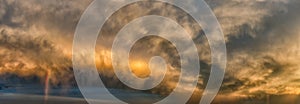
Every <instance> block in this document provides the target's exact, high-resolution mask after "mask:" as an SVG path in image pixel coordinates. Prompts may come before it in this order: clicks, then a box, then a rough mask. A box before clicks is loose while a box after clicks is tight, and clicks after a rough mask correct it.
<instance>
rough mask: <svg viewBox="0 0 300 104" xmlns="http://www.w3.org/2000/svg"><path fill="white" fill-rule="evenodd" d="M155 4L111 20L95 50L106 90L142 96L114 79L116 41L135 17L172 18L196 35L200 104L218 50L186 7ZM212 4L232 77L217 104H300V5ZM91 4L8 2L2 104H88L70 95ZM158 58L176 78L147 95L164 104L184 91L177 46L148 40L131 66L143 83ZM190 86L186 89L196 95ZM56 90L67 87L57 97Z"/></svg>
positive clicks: (1, 21) (288, 0)
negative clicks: (33, 100) (34, 99)
mask: <svg viewBox="0 0 300 104" xmlns="http://www.w3.org/2000/svg"><path fill="white" fill-rule="evenodd" d="M151 1H152V0H145V1H140V2H137V3H133V4H130V5H128V6H125V7H123V8H121V9H120V10H118V11H117V12H115V13H114V14H113V15H112V16H111V17H110V18H108V20H107V21H106V23H105V24H104V26H103V28H102V29H101V31H100V34H99V37H98V40H97V46H96V49H95V52H96V55H95V59H96V62H95V63H96V65H97V68H98V71H99V75H100V77H101V79H102V81H103V82H104V83H105V85H106V87H108V88H111V89H114V90H110V91H111V92H112V93H114V92H118V91H115V90H124V91H125V92H126V91H132V90H133V91H135V90H134V89H131V88H129V87H128V86H126V85H124V84H122V82H120V81H119V80H118V78H117V77H116V75H115V74H114V71H113V67H112V62H111V48H112V42H113V41H114V37H115V36H116V34H117V33H118V32H119V31H120V29H121V28H122V27H123V26H125V25H126V24H128V23H129V22H131V21H132V20H133V19H135V18H138V17H141V16H145V15H160V16H165V17H168V18H170V19H172V20H174V21H176V22H177V23H178V24H180V25H181V26H182V27H183V28H184V29H185V30H186V31H187V32H188V33H189V34H191V36H192V39H193V41H194V42H195V44H196V47H197V49H198V54H199V59H200V65H201V69H200V76H199V81H198V84H197V88H196V89H195V91H194V94H193V97H191V99H190V101H189V103H191V104H194V103H195V102H198V101H199V99H200V98H201V95H202V92H203V89H204V88H205V86H206V83H207V80H208V77H209V75H210V66H211V52H210V48H209V43H208V41H207V38H206V37H205V33H204V32H203V30H202V29H201V26H199V25H198V24H197V23H196V21H195V20H194V19H193V18H192V17H191V16H190V15H188V14H187V13H186V12H185V11H183V10H182V9H180V8H178V7H175V6H172V5H170V4H166V3H162V2H157V1H156V2H151ZM205 1H206V2H207V4H208V5H209V6H210V8H211V9H212V11H213V13H215V15H216V17H217V19H218V21H219V23H220V25H221V28H222V30H223V33H224V37H225V41H226V47H227V64H226V65H227V68H226V70H225V77H224V80H223V83H222V86H221V88H220V91H219V93H218V95H217V96H216V98H215V100H214V103H216V104H222V103H223V104H224V103H226V104H227V103H228V104H250V103H251V104H252V103H255V104H268V103H270V104H277V103H278V104H281V103H286V104H296V103H300V96H299V94H300V77H299V76H300V64H299V63H300V60H299V59H300V41H299V40H300V25H299V24H300V14H299V10H300V1H299V0H205ZM91 2H92V0H26V1H23V0H0V103H1V100H3V101H5V98H4V97H3V98H2V99H1V94H2V93H7V92H9V93H12V92H16V93H18V92H22V94H27V93H28V94H33V95H41V96H47V98H45V99H52V98H51V97H56V96H63V97H70V98H74V99H77V100H78V101H80V102H84V101H83V100H82V99H80V98H82V97H81V95H80V92H76V91H73V92H76V94H74V93H73V94H70V89H76V86H77V85H76V81H75V79H74V73H73V68H72V43H73V36H74V32H75V29H76V25H77V23H78V21H79V19H80V17H81V15H82V13H83V12H84V10H85V9H86V8H87V7H88V6H89V4H90V3H91ZM115 2H122V1H121V0H120V1H115ZM187 3H189V2H187ZM95 18H101V17H95ZM138 27H139V26H137V27H136V28H138ZM166 31H174V30H166ZM82 52H85V51H84V50H82ZM154 55H159V56H162V57H163V58H164V59H165V60H166V63H167V69H168V72H167V73H166V76H165V78H164V80H163V81H162V83H160V84H159V85H158V86H157V87H155V88H153V89H151V90H146V91H142V93H145V94H151V96H152V95H153V96H155V97H157V99H162V98H160V97H165V96H167V95H168V94H170V93H171V92H172V90H173V89H174V88H175V87H176V85H177V84H176V83H177V82H178V77H179V75H180V70H179V69H180V67H181V66H180V57H179V55H178V53H177V50H176V48H175V47H174V45H172V43H170V42H169V41H167V40H165V39H163V38H160V37H153V36H152V37H151V36H150V37H145V38H143V39H141V40H139V41H137V42H136V43H135V44H134V46H133V47H132V49H131V53H130V55H129V56H130V57H129V60H130V61H129V66H130V67H131V70H132V72H133V73H134V74H135V75H137V76H138V77H147V76H148V75H149V73H150V72H149V68H148V61H149V59H150V58H151V57H152V56H154ZM124 58H126V57H124ZM83 61H84V60H83ZM119 61H120V60H119ZM87 63H88V62H87ZM83 70H84V69H83ZM156 75H157V76H160V75H161V74H156ZM156 75H155V76H156ZM185 80H187V81H188V80H189V79H185ZM2 83H4V84H6V83H7V84H8V86H9V87H17V88H18V87H20V86H22V87H26V86H27V87H28V86H29V87H31V88H33V86H34V88H35V87H36V89H41V92H40V93H34V92H30V91H31V90H28V92H25V91H22V90H13V91H12V92H11V91H5V89H4V91H1V84H2ZM22 87H21V89H22ZM182 87H183V89H182V90H183V91H184V90H189V88H187V87H185V88H184V86H182ZM12 89H13V88H12ZM55 89H59V90H58V91H57V93H56V92H55V91H56V90H55ZM71 92H72V91H71ZM134 93H135V92H134ZM48 95H49V96H50V97H49V98H48ZM4 96H6V95H4ZM118 98H120V99H125V100H126V98H123V97H118ZM43 99H44V98H43ZM155 99H156V98H155ZM77 100H76V101H77ZM251 101H252V102H251ZM129 102H130V101H129ZM272 102H273V103H272ZM79 104H81V103H79Z"/></svg>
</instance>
